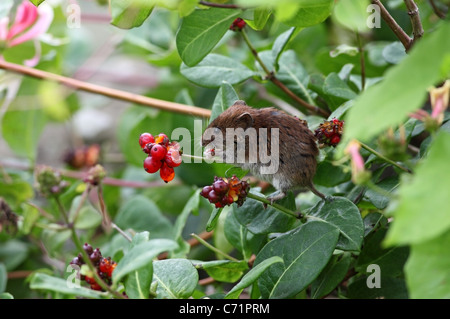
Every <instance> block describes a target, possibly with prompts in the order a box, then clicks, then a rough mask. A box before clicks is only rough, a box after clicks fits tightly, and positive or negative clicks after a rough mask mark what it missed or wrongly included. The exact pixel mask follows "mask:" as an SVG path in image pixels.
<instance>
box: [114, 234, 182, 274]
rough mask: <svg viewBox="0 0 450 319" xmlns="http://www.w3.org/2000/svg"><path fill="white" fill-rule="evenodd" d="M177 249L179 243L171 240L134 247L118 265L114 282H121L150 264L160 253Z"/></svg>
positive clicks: (159, 240) (155, 241)
mask: <svg viewBox="0 0 450 319" xmlns="http://www.w3.org/2000/svg"><path fill="white" fill-rule="evenodd" d="M177 247H178V245H177V243H176V242H174V241H173V240H169V239H152V240H149V241H147V242H143V243H140V244H138V245H136V246H134V247H133V248H131V249H130V250H129V251H128V252H127V253H126V254H125V256H123V258H122V259H121V260H120V261H119V263H118V264H117V267H116V269H114V272H113V281H114V282H118V281H120V279H122V278H123V277H124V276H126V275H127V274H129V273H130V272H132V271H135V270H138V269H140V268H142V267H144V266H146V265H148V264H150V263H151V262H152V260H153V258H155V257H156V256H158V255H159V254H160V253H162V252H164V251H170V250H174V249H176V248H177Z"/></svg>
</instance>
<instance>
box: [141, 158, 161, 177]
mask: <svg viewBox="0 0 450 319" xmlns="http://www.w3.org/2000/svg"><path fill="white" fill-rule="evenodd" d="M160 168H161V161H160V160H156V159H155V158H154V157H152V156H149V157H147V158H146V159H145V160H144V169H145V171H146V172H147V173H150V174H153V173H156V172H157V171H158V170H159V169H160Z"/></svg>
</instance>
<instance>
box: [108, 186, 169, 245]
mask: <svg viewBox="0 0 450 319" xmlns="http://www.w3.org/2000/svg"><path fill="white" fill-rule="evenodd" d="M115 223H116V224H117V226H119V227H120V228H122V229H128V228H131V229H133V230H134V231H144V230H145V231H149V232H150V233H151V236H152V238H156V237H158V238H172V234H173V227H172V224H171V222H170V221H169V220H168V219H167V218H166V217H165V216H164V215H163V214H162V213H161V212H160V210H159V208H158V206H156V205H155V203H154V202H153V201H152V200H150V199H148V198H147V197H144V196H142V195H137V196H135V197H132V198H131V199H129V200H128V201H127V202H126V203H125V204H124V205H123V206H122V207H121V208H120V210H119V212H118V214H117V216H116V218H115Z"/></svg>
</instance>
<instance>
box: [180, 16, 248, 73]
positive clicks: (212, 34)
mask: <svg viewBox="0 0 450 319" xmlns="http://www.w3.org/2000/svg"><path fill="white" fill-rule="evenodd" d="M240 14H241V11H240V10H228V9H221V8H210V9H197V10H195V11H194V12H193V13H192V14H190V15H189V16H187V17H185V18H184V19H183V21H182V22H181V26H180V29H179V30H178V33H177V36H176V44H177V49H178V53H179V54H180V57H181V59H182V60H183V62H184V63H185V64H186V65H188V66H194V65H196V64H197V63H199V62H200V61H201V60H203V58H204V57H205V56H206V55H207V54H208V53H210V52H211V50H212V49H213V48H214V47H215V45H216V44H217V43H218V42H219V40H220V39H222V37H223V35H224V34H225V33H226V32H227V30H228V29H229V28H230V25H231V23H232V22H233V21H234V19H236V18H237V17H238V16H239V15H240Z"/></svg>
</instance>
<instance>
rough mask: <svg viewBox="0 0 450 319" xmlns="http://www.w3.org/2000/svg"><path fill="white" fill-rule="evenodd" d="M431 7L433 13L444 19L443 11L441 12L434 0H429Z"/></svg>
mask: <svg viewBox="0 0 450 319" xmlns="http://www.w3.org/2000/svg"><path fill="white" fill-rule="evenodd" d="M429 2H430V5H431V7H432V8H433V11H434V13H435V14H436V15H437V16H438V17H439V18H441V19H445V13H444V12H442V11H441V10H440V9H439V8H438V7H437V6H436V3H434V0H429Z"/></svg>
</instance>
